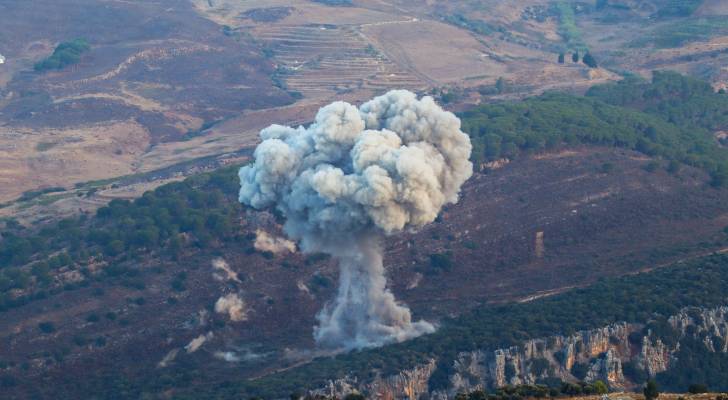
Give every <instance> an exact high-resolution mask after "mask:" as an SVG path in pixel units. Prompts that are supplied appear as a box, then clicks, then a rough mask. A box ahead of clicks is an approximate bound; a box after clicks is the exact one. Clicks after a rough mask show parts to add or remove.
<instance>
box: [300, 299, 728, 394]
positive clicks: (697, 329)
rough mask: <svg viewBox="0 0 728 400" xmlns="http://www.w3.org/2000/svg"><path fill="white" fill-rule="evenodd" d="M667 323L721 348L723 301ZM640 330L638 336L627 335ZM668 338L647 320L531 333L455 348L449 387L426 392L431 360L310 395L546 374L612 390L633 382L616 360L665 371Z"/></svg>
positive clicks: (670, 349) (477, 383)
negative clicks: (513, 340)
mask: <svg viewBox="0 0 728 400" xmlns="http://www.w3.org/2000/svg"><path fill="white" fill-rule="evenodd" d="M667 323H668V324H669V326H670V327H672V329H673V330H674V335H675V336H676V337H677V338H682V337H685V336H686V335H693V336H696V337H697V336H699V335H702V336H703V337H705V339H704V343H705V346H706V348H707V349H708V350H709V351H714V352H716V351H720V352H728V340H726V338H728V307H718V308H714V309H703V308H686V309H683V310H681V311H680V312H679V313H678V314H676V315H673V316H671V317H670V318H668V319H667ZM706 333H707V335H706ZM640 335H641V340H635V338H634V337H635V336H636V337H637V338H640ZM630 336H632V337H633V340H632V343H630ZM635 342H636V343H635ZM670 342H671V343H674V344H673V345H667V344H665V343H664V342H663V341H662V340H661V339H660V338H659V337H657V336H656V335H654V334H653V332H652V331H651V330H650V329H649V325H648V327H645V325H642V324H628V323H624V322H622V323H615V324H611V325H608V326H605V327H602V328H598V329H592V330H587V331H580V332H577V333H575V334H573V335H570V336H561V335H557V336H551V337H547V338H538V339H532V340H528V341H526V342H524V343H523V344H522V345H521V346H513V347H508V348H502V349H492V350H486V349H478V350H474V351H469V352H463V353H460V354H458V356H457V357H456V359H455V360H454V362H453V370H454V371H455V372H454V373H453V374H452V375H451V376H450V379H449V382H450V384H449V387H448V389H447V390H444V391H436V392H432V391H430V390H429V388H428V381H429V379H430V377H431V376H432V373H433V372H434V371H435V368H436V360H434V359H433V360H430V361H429V362H427V363H425V364H421V365H418V366H416V367H415V368H413V369H409V370H404V371H401V372H400V373H398V374H396V375H393V376H389V377H386V378H381V377H378V378H375V379H374V380H373V381H371V382H368V383H363V382H359V381H358V380H357V379H356V378H346V379H343V380H337V381H332V382H330V384H329V385H328V387H327V388H325V389H320V390H317V391H315V392H314V393H320V394H326V395H329V396H338V397H339V398H341V397H343V396H345V395H346V394H348V393H351V392H354V391H358V392H361V393H366V394H367V395H368V396H369V397H370V398H375V399H412V400H415V399H419V398H430V399H445V398H452V397H454V396H455V394H457V393H464V392H470V391H474V390H482V389H491V390H492V389H495V388H498V387H502V386H506V385H519V384H535V383H537V382H538V381H539V380H540V379H543V378H547V377H553V378H559V379H561V380H563V381H570V382H576V381H579V380H583V381H585V382H589V383H591V382H595V381H597V380H601V381H603V382H605V383H607V384H608V385H609V387H611V388H613V389H625V390H628V389H634V388H635V387H636V386H638V385H639V384H640V382H631V381H630V380H629V378H628V377H625V375H624V371H623V365H624V364H625V363H627V362H632V363H633V364H635V365H637V366H638V367H639V368H642V369H644V371H645V372H647V374H648V375H650V376H655V375H656V374H658V373H660V372H663V371H666V370H667V369H668V368H669V367H670V364H671V363H672V362H674V360H675V357H676V356H675V355H676V353H677V351H678V350H679V344H678V343H679V341H678V340H672V341H670ZM575 375H579V376H575Z"/></svg>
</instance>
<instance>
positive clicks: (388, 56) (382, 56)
mask: <svg viewBox="0 0 728 400" xmlns="http://www.w3.org/2000/svg"><path fill="white" fill-rule="evenodd" d="M34 7H39V8H43V9H44V10H45V12H43V13H40V14H42V15H43V17H41V16H39V15H38V14H37V13H34ZM0 14H2V16H3V17H4V18H3V26H4V27H5V28H6V29H5V30H4V32H2V33H0V53H1V54H3V55H4V57H6V62H5V63H3V64H2V66H0V155H1V156H2V157H0V167H1V171H2V173H0V182H1V183H2V185H1V186H0V205H6V204H10V205H8V206H7V207H2V208H0V216H2V217H4V216H8V215H11V214H12V215H16V214H21V215H22V217H23V218H24V219H28V220H39V219H44V218H46V217H51V218H58V217H59V216H61V217H62V216H66V215H70V214H75V213H77V210H78V209H79V208H80V209H83V210H88V209H95V208H97V207H99V206H100V205H103V204H105V203H107V202H108V201H110V199H113V198H126V199H131V198H134V197H137V196H138V195H140V194H141V193H142V192H143V191H145V190H148V189H151V188H154V187H156V186H159V185H161V184H163V183H166V182H168V181H169V179H170V178H169V177H168V176H166V174H162V173H159V174H156V173H157V172H158V171H160V170H161V171H164V170H165V169H167V168H172V167H179V166H181V165H186V164H188V163H192V164H196V165H199V166H201V167H204V166H206V165H207V164H208V161H209V159H210V158H211V157H229V156H230V155H234V154H235V153H236V152H237V151H239V150H240V149H241V148H243V147H245V148H250V147H251V146H253V145H254V144H255V142H256V140H257V139H256V134H257V132H258V131H259V130H260V129H261V128H262V127H264V126H266V125H268V124H269V123H271V122H272V121H276V122H279V123H286V124H296V123H305V122H307V121H309V119H310V114H311V113H312V112H313V111H312V110H316V109H317V108H318V107H320V106H321V105H322V104H325V103H328V102H329V101H330V100H331V99H333V98H337V99H345V100H348V101H352V102H358V101H362V100H363V99H367V98H371V97H372V95H374V94H381V93H383V92H385V91H387V90H389V89H394V88H408V89H412V90H415V91H418V92H421V93H433V94H436V95H438V96H439V97H440V98H441V100H442V101H443V102H445V101H449V102H452V106H453V108H454V109H462V108H460V107H467V106H469V105H471V104H473V103H477V102H481V101H486V102H487V101H492V100H502V99H509V98H510V99H513V98H522V97H525V96H531V95H534V94H539V93H542V92H544V91H547V90H552V89H559V90H566V91H570V92H575V93H581V92H583V91H585V90H586V89H587V88H588V87H590V86H592V85H594V84H597V83H603V82H608V81H615V80H618V79H621V77H623V76H627V75H630V74H633V75H638V76H643V77H646V78H647V77H649V76H650V74H651V71H653V70H656V69H668V70H674V71H678V72H681V73H684V74H689V75H691V76H695V77H698V78H701V79H703V80H705V81H707V82H708V83H709V84H710V85H712V86H713V87H715V88H721V87H725V85H726V79H727V75H726V71H725V69H724V68H723V67H724V66H725V64H726V57H728V51H727V50H728V40H727V39H726V38H727V37H728V36H726V35H727V34H728V31H727V29H728V28H726V25H725V23H724V19H725V18H724V17H725V15H728V9H726V7H725V6H724V5H723V4H722V3H721V1H720V0H698V1H690V2H688V5H686V6H681V5H676V3H675V2H674V1H669V0H648V1H631V0H609V1H605V2H602V1H598V2H597V1H552V0H524V1H518V2H502V1H496V0H487V1H480V2H465V1H450V2H447V3H442V2H431V1H389V2H381V1H374V0H356V1H352V2H343V3H342V4H339V2H319V1H307V0H296V1H269V2H266V3H265V4H262V5H261V4H258V3H257V2H250V1H247V2H244V1H232V0H214V1H207V0H194V1H192V0H191V1H182V2H179V1H174V0H158V1H152V2H120V1H110V0H102V1H96V0H93V1H92V0H55V1H48V0H43V1H41V2H33V3H32V4H31V3H28V2H22V1H12V2H5V3H3V4H2V5H0ZM75 42H78V43H84V44H87V45H88V48H86V46H81V47H79V48H78V49H77V50H80V49H81V48H83V51H76V50H73V46H71V47H69V44H73V43H75ZM57 51H58V52H57ZM587 51H588V52H589V54H590V55H591V56H592V57H593V58H594V60H595V61H596V62H597V64H598V67H597V68H591V67H589V66H587V65H586V64H584V63H583V62H582V61H581V60H582V59H581V56H584V55H585V54H586V52H587ZM575 52H579V56H578V57H576V58H577V59H579V60H580V61H578V62H571V60H572V56H574V54H573V53H575ZM561 53H563V54H564V56H565V59H566V61H567V62H564V63H559V62H558V61H557V60H558V57H559V54H561ZM42 66H45V67H42ZM36 67H39V68H36ZM41 67H42V68H41ZM498 82H500V84H498ZM481 96H484V97H481ZM237 161H240V160H237ZM177 172H178V174H177V175H175V176H174V177H173V178H172V179H182V178H184V177H186V176H190V175H193V174H196V173H198V172H199V169H198V168H188V169H185V168H178V171H177ZM145 174H150V175H152V176H148V179H146V180H145V181H144V182H143V184H133V185H132V184H130V185H127V186H126V187H123V188H118V187H117V188H102V189H101V190H98V193H93V194H92V195H90V196H88V198H81V199H78V198H74V197H73V196H66V197H65V198H63V199H62V201H61V202H60V203H58V204H56V205H54V206H51V207H32V209H27V208H25V207H20V205H18V204H17V202H16V201H15V200H17V199H18V198H20V197H21V196H22V195H23V193H24V192H27V191H36V190H43V189H48V188H58V187H63V188H65V189H66V190H68V191H72V190H73V188H74V186H75V185H77V184H81V185H82V184H84V183H86V182H90V181H105V180H108V179H119V178H121V177H125V176H129V175H145ZM157 175H164V177H161V178H158V177H157Z"/></svg>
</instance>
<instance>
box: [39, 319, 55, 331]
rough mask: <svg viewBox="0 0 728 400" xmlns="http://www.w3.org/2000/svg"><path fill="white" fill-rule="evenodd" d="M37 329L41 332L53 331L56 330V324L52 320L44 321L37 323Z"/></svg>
mask: <svg viewBox="0 0 728 400" xmlns="http://www.w3.org/2000/svg"><path fill="white" fill-rule="evenodd" d="M38 329H40V331H41V332H43V333H53V332H55V331H56V326H55V325H54V324H53V322H49V321H45V322H41V323H39V324H38Z"/></svg>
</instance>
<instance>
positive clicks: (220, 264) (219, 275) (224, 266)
mask: <svg viewBox="0 0 728 400" xmlns="http://www.w3.org/2000/svg"><path fill="white" fill-rule="evenodd" d="M212 268H213V269H214V270H215V271H214V272H213V273H212V276H213V278H215V279H217V280H218V281H226V280H228V281H235V282H237V283H242V282H240V278H238V274H236V273H235V271H233V270H232V269H231V268H230V266H229V265H228V263H227V262H226V261H225V260H223V259H222V258H216V259H214V260H212Z"/></svg>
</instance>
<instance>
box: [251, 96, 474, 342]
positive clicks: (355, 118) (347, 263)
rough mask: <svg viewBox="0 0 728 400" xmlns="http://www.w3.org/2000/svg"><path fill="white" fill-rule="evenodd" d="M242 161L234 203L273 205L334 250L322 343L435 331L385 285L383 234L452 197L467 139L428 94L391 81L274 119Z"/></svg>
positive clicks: (317, 248)
mask: <svg viewBox="0 0 728 400" xmlns="http://www.w3.org/2000/svg"><path fill="white" fill-rule="evenodd" d="M260 136H261V138H262V140H263V142H262V143H261V144H260V145H258V147H257V148H256V149H255V154H254V157H255V161H254V162H253V163H252V164H251V165H248V166H245V167H243V168H241V169H240V173H239V176H240V183H241V189H240V202H242V203H245V204H248V205H250V206H253V207H255V208H265V207H270V206H274V205H275V206H276V207H277V208H278V210H280V211H281V212H282V213H283V215H284V216H285V217H286V223H285V225H284V227H283V228H284V231H285V232H286V234H287V235H289V236H290V237H291V238H292V239H294V240H298V241H300V244H301V249H302V250H303V251H305V252H324V253H328V254H331V255H332V256H334V257H335V258H337V259H338V261H339V265H340V270H341V273H340V277H339V289H338V294H337V297H336V299H335V300H334V301H333V302H332V303H330V304H328V305H327V306H326V307H325V308H324V309H323V310H322V311H321V312H320V313H319V314H318V315H317V319H318V321H319V324H318V326H317V327H316V328H315V330H314V337H315V339H316V341H317V342H318V343H319V344H320V345H323V346H327V347H333V348H343V349H353V348H363V347H373V346H380V345H383V344H386V343H389V342H399V341H402V340H406V339H409V338H413V337H416V336H419V335H421V334H423V333H429V332H433V331H434V327H433V326H432V325H431V324H430V323H428V322H426V321H417V322H413V321H412V317H411V315H410V311H409V309H408V308H407V307H406V306H404V305H402V304H399V303H398V302H397V301H396V300H395V298H394V295H393V294H392V292H390V291H389V290H388V289H387V280H386V277H385V273H384V266H383V263H382V249H381V246H380V241H381V238H382V237H383V236H384V235H391V234H394V233H397V232H402V231H416V230H417V229H419V228H422V227H423V226H424V225H426V224H428V223H431V222H432V221H434V220H435V218H436V217H437V215H438V213H439V212H440V209H441V208H442V207H443V206H444V205H445V204H448V203H455V202H457V201H458V194H459V191H460V186H461V185H462V184H463V183H464V182H465V181H466V180H467V179H468V178H469V177H470V176H471V175H472V164H471V163H470V161H469V158H470V151H471V145H470V139H469V138H468V136H467V135H466V134H464V133H463V132H462V131H461V130H460V120H459V119H458V118H457V117H455V115H453V114H452V113H450V112H446V111H444V110H443V109H442V108H440V107H439V106H438V105H437V104H435V102H434V101H433V99H432V98H431V97H423V98H422V99H419V100H418V99H417V97H416V96H415V94H413V93H411V92H408V91H406V90H394V91H391V92H389V93H387V94H385V95H383V96H379V97H377V98H374V99H373V100H371V101H369V102H367V103H365V104H363V105H362V106H361V107H359V108H358V109H357V108H356V107H355V106H353V105H351V104H348V103H345V102H340V101H339V102H335V103H332V104H329V105H328V106H325V107H323V108H322V109H320V110H319V112H318V114H317V115H316V120H315V122H314V123H313V124H311V125H310V126H309V127H307V128H305V127H301V126H299V127H298V128H291V127H287V126H281V125H271V126H270V127H268V128H266V129H263V130H262V131H261V132H260Z"/></svg>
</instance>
